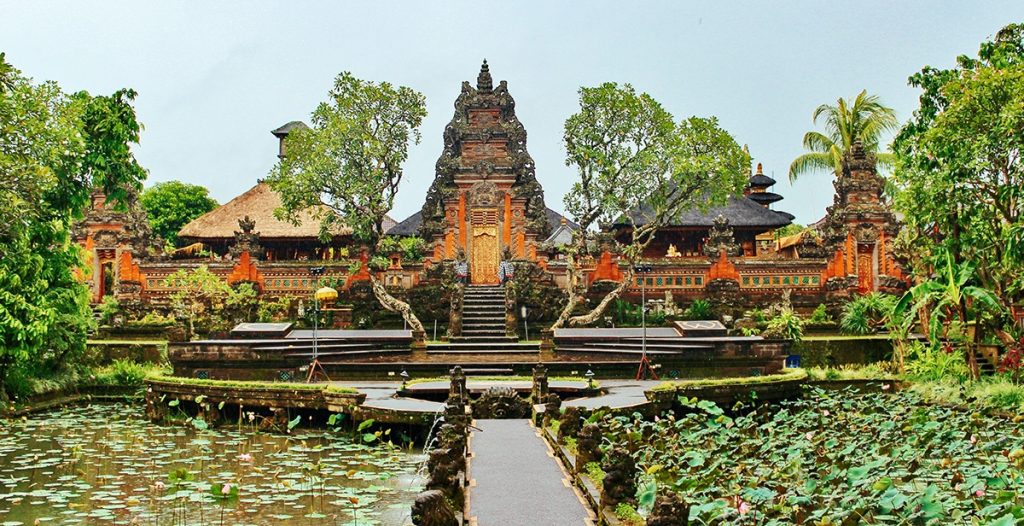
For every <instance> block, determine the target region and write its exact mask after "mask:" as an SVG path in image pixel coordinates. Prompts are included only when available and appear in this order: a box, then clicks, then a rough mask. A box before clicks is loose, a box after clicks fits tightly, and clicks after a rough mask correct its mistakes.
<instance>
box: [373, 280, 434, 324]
mask: <svg viewBox="0 0 1024 526" xmlns="http://www.w3.org/2000/svg"><path fill="white" fill-rule="evenodd" d="M370 284H371V286H372V287H373V295H374V296H376V297H377V301H379V302H380V304H381V305H382V306H383V307H384V308H385V309H387V310H389V311H391V312H398V313H400V314H401V315H402V318H403V319H404V320H405V322H406V323H407V324H409V327H410V328H411V329H412V330H414V331H418V332H421V333H424V334H425V333H426V330H425V329H424V328H423V324H422V323H420V319H419V318H417V317H416V314H415V313H414V312H413V311H412V307H410V306H409V304H408V303H406V302H404V301H402V300H400V299H398V298H396V297H394V296H392V295H391V293H390V292H388V289H387V288H385V287H384V284H383V283H381V282H380V281H379V280H378V279H377V277H376V276H374V275H373V273H372V272H371V273H370Z"/></svg>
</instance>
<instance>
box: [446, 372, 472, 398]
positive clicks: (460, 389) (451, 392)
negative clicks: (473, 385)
mask: <svg viewBox="0 0 1024 526" xmlns="http://www.w3.org/2000/svg"><path fill="white" fill-rule="evenodd" d="M453 396H455V397H458V398H459V399H460V400H462V404H463V405H465V404H467V403H469V391H467V390H466V373H464V372H463V371H462V367H460V366H458V365H456V366H455V367H452V371H451V381H450V382H449V383H448V398H451V397H453Z"/></svg>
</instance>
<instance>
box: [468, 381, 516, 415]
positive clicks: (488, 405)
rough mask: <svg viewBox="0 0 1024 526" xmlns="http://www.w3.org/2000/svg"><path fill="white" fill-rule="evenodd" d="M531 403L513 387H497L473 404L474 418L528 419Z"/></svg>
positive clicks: (486, 392) (489, 390)
mask: <svg viewBox="0 0 1024 526" xmlns="http://www.w3.org/2000/svg"><path fill="white" fill-rule="evenodd" d="M529 416H530V402H528V401H527V400H525V399H523V398H521V397H520V396H519V394H517V393H516V391H515V389H512V388H511V387H503V386H495V387H491V388H490V389H488V390H487V391H485V392H484V394H483V395H481V396H480V398H478V399H477V400H476V401H475V402H473V417H474V418H527V417H529Z"/></svg>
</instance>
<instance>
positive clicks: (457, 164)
mask: <svg viewBox="0 0 1024 526" xmlns="http://www.w3.org/2000/svg"><path fill="white" fill-rule="evenodd" d="M420 214H421V217H422V223H421V224H420V231H419V234H420V237H422V238H424V239H426V240H428V242H430V243H431V244H434V245H436V246H439V247H443V248H442V249H441V250H440V251H439V252H440V254H436V255H435V257H436V256H437V255H439V256H440V258H441V259H451V258H454V257H455V254H456V252H457V251H458V250H460V249H461V250H465V251H466V253H467V254H468V256H469V257H468V259H469V264H470V269H471V271H470V277H471V280H472V282H473V283H476V284H489V283H496V282H497V277H496V276H497V262H498V260H499V254H501V253H502V251H503V250H504V249H510V250H511V252H512V254H513V256H514V257H516V258H517V259H522V258H532V257H534V254H535V252H536V248H537V243H538V242H539V241H540V240H543V239H544V238H546V237H547V235H548V234H549V233H550V230H551V225H549V224H548V219H547V207H546V206H545V205H544V192H543V190H541V187H540V184H539V183H538V182H537V175H536V167H535V166H534V162H533V158H532V157H530V154H529V152H528V151H527V149H526V129H525V128H524V127H523V124H522V123H521V122H519V119H518V118H517V117H516V113H515V101H514V100H513V99H512V96H511V95H509V92H508V85H507V83H506V82H505V81H501V82H500V83H498V85H497V86H495V85H494V81H493V79H492V77H491V72H490V68H489V66H488V65H487V62H486V61H485V62H484V64H483V65H482V66H481V68H480V74H479V75H478V76H477V81H476V87H475V88H474V87H473V86H471V85H470V83H469V82H464V83H463V84H462V93H461V94H460V95H459V97H458V98H457V99H456V100H455V114H454V115H453V116H452V120H451V122H449V123H448V126H447V127H446V128H445V131H444V150H443V151H442V152H441V156H440V157H439V158H438V160H437V163H436V165H435V178H434V182H433V184H432V185H431V187H430V190H429V191H428V192H427V198H426V201H425V202H424V204H423V208H422V209H421V211H420ZM492 267H493V268H492Z"/></svg>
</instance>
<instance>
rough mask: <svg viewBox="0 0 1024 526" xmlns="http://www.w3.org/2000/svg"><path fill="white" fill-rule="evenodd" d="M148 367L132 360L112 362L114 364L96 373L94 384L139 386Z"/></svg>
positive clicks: (148, 370) (147, 372)
mask: <svg viewBox="0 0 1024 526" xmlns="http://www.w3.org/2000/svg"><path fill="white" fill-rule="evenodd" d="M149 372H150V367H149V366H147V365H145V364H141V363H138V362H135V361H133V360H126V359H120V360H114V363H112V364H110V365H108V366H107V367H104V368H102V369H99V370H98V371H96V375H95V376H96V382H97V383H99V384H103V385H126V386H141V385H142V382H143V381H144V380H145V379H146V376H147V375H148V374H149Z"/></svg>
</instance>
